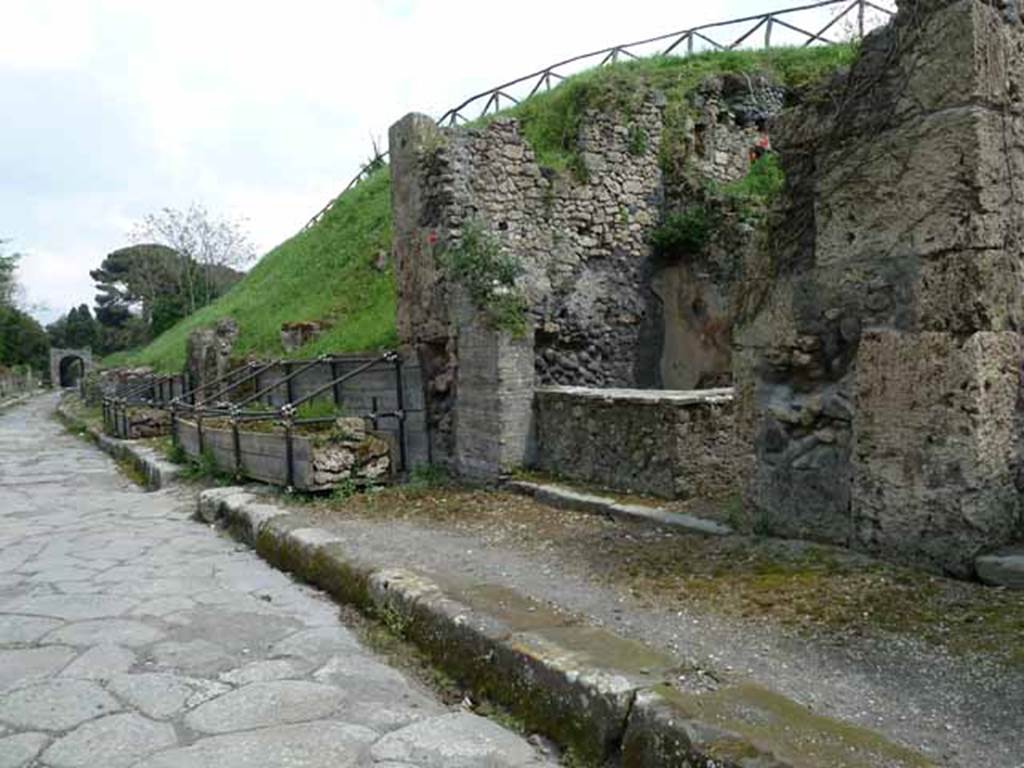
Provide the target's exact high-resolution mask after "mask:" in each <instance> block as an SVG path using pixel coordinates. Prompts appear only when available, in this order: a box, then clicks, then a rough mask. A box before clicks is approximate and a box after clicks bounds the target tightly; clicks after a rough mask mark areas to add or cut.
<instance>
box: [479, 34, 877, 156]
mask: <svg viewBox="0 0 1024 768" xmlns="http://www.w3.org/2000/svg"><path fill="white" fill-rule="evenodd" d="M858 49H859V46H858V45H857V44H856V43H841V44H838V45H828V46H814V47H810V48H772V49H769V50H759V51H747V50H738V51H714V52H709V53H702V54H696V55H693V56H685V57H676V56H652V57H650V58H646V59H637V60H632V61H627V62H620V63H618V64H615V65H611V66H606V67H598V68H595V69H589V70H587V71H585V72H581V73H580V74H578V75H574V76H572V77H570V78H568V79H567V80H565V81H564V82H562V83H561V84H560V85H559V86H558V87H557V88H552V89H551V90H550V91H543V92H540V93H538V94H536V95H535V96H533V97H532V98H529V99H526V100H524V101H523V102H522V103H520V104H517V105H516V106H515V107H512V108H510V109H508V110H505V111H503V112H501V113H500V115H499V116H501V117H514V118H516V119H518V120H519V122H520V126H521V131H522V134H523V138H525V139H526V141H527V142H529V143H530V145H531V146H532V147H533V149H534V151H535V152H536V154H537V161H538V162H539V163H540V164H541V165H543V166H547V167H550V168H555V169H559V170H561V169H566V168H568V169H573V170H577V171H578V170H579V157H578V156H577V149H576V137H577V136H578V135H579V129H580V123H581V121H582V120H583V119H584V116H585V115H586V113H587V111H588V110H591V109H597V110H602V111H619V112H621V113H623V114H625V116H627V117H628V116H629V114H630V112H633V111H635V110H637V109H638V108H639V107H640V105H641V102H642V100H643V99H644V98H646V96H647V94H648V93H649V92H650V90H651V89H654V90H657V91H660V92H662V93H663V94H664V95H665V99H666V103H667V107H666V111H665V129H666V132H667V134H668V135H667V136H666V137H665V138H666V142H665V147H664V149H667V150H669V151H671V150H672V149H673V148H674V144H673V142H672V139H673V136H672V133H673V129H674V128H681V127H682V123H683V118H684V116H685V113H686V111H687V110H688V109H689V104H688V101H687V99H686V96H687V94H689V93H690V92H691V91H692V90H693V89H694V88H696V87H697V86H698V85H700V84H701V83H702V82H703V81H704V80H705V79H707V78H709V77H713V76H715V75H723V74H730V73H732V74H751V75H752V74H755V73H763V74H765V75H768V76H769V77H771V78H772V79H773V80H775V81H776V82H778V83H779V84H780V85H784V86H786V87H787V88H791V89H802V88H806V87H808V86H811V85H814V84H815V83H817V82H819V81H820V80H822V79H823V78H825V77H827V76H828V75H830V74H832V73H833V72H835V71H837V70H839V69H841V68H843V67H846V66H849V65H850V64H851V63H852V62H853V60H854V59H855V58H856V56H857V52H858ZM492 119H494V118H493V117H489V118H485V120H484V121H481V122H486V121H487V120H492Z"/></svg>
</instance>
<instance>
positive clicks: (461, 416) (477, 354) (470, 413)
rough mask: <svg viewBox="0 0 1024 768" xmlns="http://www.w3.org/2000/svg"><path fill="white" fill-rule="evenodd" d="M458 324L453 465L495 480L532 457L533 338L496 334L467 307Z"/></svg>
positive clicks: (474, 475)
mask: <svg viewBox="0 0 1024 768" xmlns="http://www.w3.org/2000/svg"><path fill="white" fill-rule="evenodd" d="M463 317H465V322H464V323H460V326H459V367H458V380H457V382H458V383H457V387H456V391H457V392H458V396H457V398H456V401H455V466H456V469H457V470H458V472H459V474H461V475H463V476H465V477H470V478H474V479H478V480H494V479H496V478H498V477H499V476H500V475H502V474H503V473H505V472H507V471H508V470H511V469H514V468H516V467H522V466H524V465H526V464H528V463H530V462H531V460H532V453H533V391H534V360H533V352H534V350H533V334H532V333H526V334H523V335H522V336H520V337H515V336H513V335H511V334H510V333H508V332H507V331H501V330H496V329H494V328H493V327H491V326H490V324H489V323H487V322H486V320H484V319H482V318H481V317H480V314H479V313H477V312H475V311H473V310H472V309H469V310H468V311H467V312H465V313H464V314H463Z"/></svg>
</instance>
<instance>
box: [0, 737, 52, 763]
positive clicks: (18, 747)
mask: <svg viewBox="0 0 1024 768" xmlns="http://www.w3.org/2000/svg"><path fill="white" fill-rule="evenodd" d="M49 741H50V737H49V736H47V735H46V734H45V733H16V734H14V735H13V736H8V737H6V738H3V739H0V768H26V766H28V765H29V763H30V762H31V761H32V760H33V759H34V758H35V756H36V755H38V754H39V753H40V752H42V751H43V747H45V746H46V744H47V743H48V742H49Z"/></svg>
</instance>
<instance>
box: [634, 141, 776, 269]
mask: <svg viewBox="0 0 1024 768" xmlns="http://www.w3.org/2000/svg"><path fill="white" fill-rule="evenodd" d="M785 183H786V176H785V173H784V172H783V170H782V166H781V165H780V164H779V159H778V156H776V155H774V154H767V155H764V156H763V157H761V158H760V159H758V160H757V161H756V162H754V163H753V164H752V165H751V166H750V172H749V173H748V174H747V175H746V176H745V177H743V178H742V179H739V180H737V181H734V182H732V183H731V184H725V185H715V184H712V183H710V182H707V181H704V182H703V184H702V187H701V188H700V189H699V190H698V193H699V194H698V199H699V202H695V203H693V204H691V205H690V206H688V207H687V208H685V209H684V210H682V211H673V212H671V213H669V214H668V215H667V216H665V219H664V221H663V222H662V223H661V225H660V226H659V227H658V228H657V229H656V230H654V233H653V235H652V236H651V242H652V244H653V245H654V248H655V251H656V252H657V254H658V255H659V256H661V257H662V258H679V257H682V256H688V255H694V254H698V253H700V252H701V251H702V250H704V247H705V246H706V245H707V243H708V240H709V238H710V237H711V234H712V232H713V231H714V229H715V227H716V226H718V225H719V220H720V218H721V216H722V215H723V214H724V212H726V211H728V212H730V213H735V214H738V215H739V216H740V217H741V218H744V219H759V218H761V217H763V216H764V215H765V214H766V212H767V211H768V209H769V207H770V206H771V204H772V202H773V201H774V200H775V199H776V197H777V196H778V195H779V194H780V193H781V192H782V188H783V186H784V185H785Z"/></svg>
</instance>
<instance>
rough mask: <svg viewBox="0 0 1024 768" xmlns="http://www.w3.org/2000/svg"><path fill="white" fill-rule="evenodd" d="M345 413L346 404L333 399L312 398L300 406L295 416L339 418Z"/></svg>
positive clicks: (300, 417)
mask: <svg viewBox="0 0 1024 768" xmlns="http://www.w3.org/2000/svg"><path fill="white" fill-rule="evenodd" d="M344 415H345V408H344V406H341V405H338V404H336V403H334V402H333V401H331V400H311V401H309V402H305V403H303V404H302V405H300V406H299V408H298V410H297V411H296V412H295V418H296V419H297V420H299V421H302V420H303V419H339V418H341V417H342V416H344Z"/></svg>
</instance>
